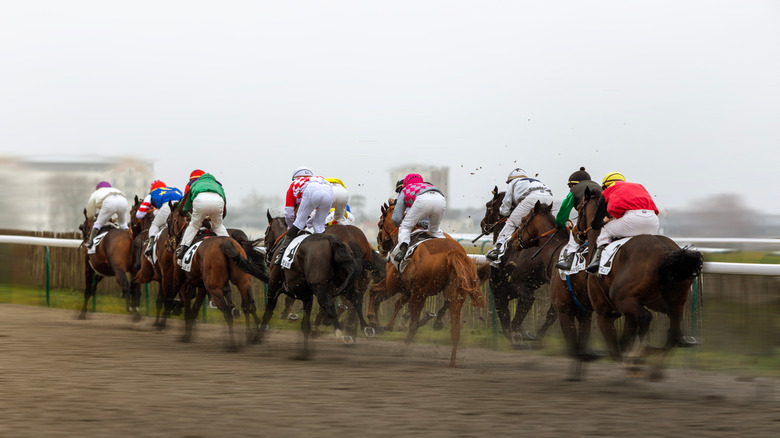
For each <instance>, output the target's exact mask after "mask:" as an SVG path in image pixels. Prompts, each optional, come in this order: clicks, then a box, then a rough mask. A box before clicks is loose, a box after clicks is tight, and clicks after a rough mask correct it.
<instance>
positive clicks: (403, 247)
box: [394, 242, 409, 263]
mask: <svg viewBox="0 0 780 438" xmlns="http://www.w3.org/2000/svg"><path fill="white" fill-rule="evenodd" d="M408 249H409V244H408V243H406V242H404V243H402V244H401V245H400V246H399V247H398V254H396V255H395V259H394V260H395V262H396V263H401V261H403V259H404V257H406V251H407V250H408Z"/></svg>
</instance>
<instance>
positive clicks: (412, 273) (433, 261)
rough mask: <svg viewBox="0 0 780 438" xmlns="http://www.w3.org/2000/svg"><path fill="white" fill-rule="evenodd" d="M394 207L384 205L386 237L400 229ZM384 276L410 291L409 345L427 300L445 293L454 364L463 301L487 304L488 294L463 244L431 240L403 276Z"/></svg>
mask: <svg viewBox="0 0 780 438" xmlns="http://www.w3.org/2000/svg"><path fill="white" fill-rule="evenodd" d="M393 210H395V202H393V200H390V202H389V203H388V204H385V205H383V206H382V215H381V217H380V220H379V231H380V233H383V234H384V235H386V236H392V235H397V232H398V227H396V226H395V224H393V221H392V216H393ZM385 279H386V281H387V282H388V283H391V282H395V281H397V282H398V283H399V284H398V285H396V286H395V287H396V290H398V289H401V290H404V291H408V293H409V314H410V320H409V333H408V335H407V337H406V341H405V342H406V344H407V345H409V344H410V343H411V342H412V339H413V338H414V335H415V333H416V332H417V329H418V328H419V320H420V312H422V309H423V307H424V306H425V301H426V299H427V298H428V297H430V296H435V295H436V294H438V293H439V292H443V293H444V298H445V300H446V301H447V302H448V303H449V307H450V308H449V311H450V325H451V326H450V339H451V341H452V354H451V355H450V364H449V365H450V367H455V365H456V356H457V351H458V343H459V341H460V313H461V309H462V307H463V302H464V301H465V300H466V298H468V299H469V300H470V301H471V305H472V306H476V307H485V296H484V295H482V291H481V290H480V288H479V277H478V274H477V267H476V265H475V264H474V262H473V261H472V260H471V259H470V258H469V256H468V254H466V250H464V249H463V246H461V244H460V243H458V242H457V241H455V240H454V239H452V238H446V237H445V238H434V239H428V240H426V241H424V242H422V243H421V244H420V245H418V246H417V248H416V249H415V251H414V252H413V253H412V256H411V259H410V263H409V265H408V266H407V267H406V268H405V269H404V271H403V272H401V273H400V275H398V276H391V275H390V273H389V272H388V275H387V277H385ZM388 286H392V285H390V284H388ZM372 292H373V290H372Z"/></svg>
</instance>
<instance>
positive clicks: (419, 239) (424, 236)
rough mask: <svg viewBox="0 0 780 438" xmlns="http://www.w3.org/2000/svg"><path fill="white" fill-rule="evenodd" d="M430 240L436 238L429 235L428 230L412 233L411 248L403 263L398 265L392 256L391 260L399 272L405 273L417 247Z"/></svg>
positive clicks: (410, 238)
mask: <svg viewBox="0 0 780 438" xmlns="http://www.w3.org/2000/svg"><path fill="white" fill-rule="evenodd" d="M430 239H435V237H433V236H431V235H430V234H428V231H427V230H422V229H419V230H414V231H412V234H411V235H410V236H409V248H408V249H407V250H406V256H405V257H404V259H403V260H401V263H398V264H396V262H395V259H394V254H392V255H391V256H390V257H391V258H390V260H392V261H393V264H394V265H396V268H398V272H403V271H404V269H406V267H407V266H409V261H410V260H411V259H412V254H414V250H415V249H416V248H417V246H418V245H420V244H421V243H423V242H425V241H426V240H430Z"/></svg>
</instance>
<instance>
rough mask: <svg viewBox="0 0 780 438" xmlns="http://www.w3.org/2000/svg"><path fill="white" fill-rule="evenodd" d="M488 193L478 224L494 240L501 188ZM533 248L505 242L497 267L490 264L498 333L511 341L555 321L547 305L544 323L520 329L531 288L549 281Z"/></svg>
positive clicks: (526, 337) (530, 337) (531, 297)
mask: <svg viewBox="0 0 780 438" xmlns="http://www.w3.org/2000/svg"><path fill="white" fill-rule="evenodd" d="M491 193H492V195H493V197H492V199H491V200H490V201H488V202H487V203H485V217H484V218H482V221H481V222H480V226H481V228H482V232H483V233H484V234H489V233H491V232H492V233H493V243H495V242H496V238H497V237H498V234H499V233H500V232H501V229H503V228H504V223H505V221H503V220H502V218H501V215H500V214H499V209H500V207H501V202H502V201H503V199H504V193H505V192H499V191H498V187H494V188H493V191H492V192H491ZM535 252H536V250H534V249H520V250H517V249H515V248H513V247H512V246H511V245H509V246H508V247H507V249H506V252H505V253H504V255H503V256H502V257H501V263H500V264H499V265H498V267H497V268H496V267H492V266H491V268H490V290H491V291H492V292H493V297H494V300H495V305H496V314H497V315H498V320H499V321H500V322H501V333H502V334H503V335H504V336H505V337H506V338H507V339H508V340H509V342H511V343H512V344H513V345H520V343H519V341H521V340H536V339H541V338H542V337H544V335H545V333H546V332H547V329H549V328H550V326H551V325H552V324H553V323H554V322H555V317H556V313H555V309H554V308H553V306H552V305H550V308H549V309H548V310H547V313H546V316H545V321H544V324H543V325H542V327H541V328H539V330H538V331H537V332H536V334H531V333H528V332H525V333H524V332H523V331H522V325H523V321H524V320H525V317H526V316H527V315H528V312H529V311H530V310H531V308H532V307H533V305H534V302H535V301H536V295H535V293H534V292H536V290H537V289H539V288H540V287H541V286H542V285H543V284H545V283H547V282H548V281H550V274H549V270H548V269H546V268H545V266H544V263H543V262H542V260H541V259H539V258H535V259H534V258H532V257H531V256H532V255H533V254H534V253H535ZM512 300H517V306H516V308H515V316H514V318H511V322H510V316H511V315H510V310H509V303H510V302H511V301H512Z"/></svg>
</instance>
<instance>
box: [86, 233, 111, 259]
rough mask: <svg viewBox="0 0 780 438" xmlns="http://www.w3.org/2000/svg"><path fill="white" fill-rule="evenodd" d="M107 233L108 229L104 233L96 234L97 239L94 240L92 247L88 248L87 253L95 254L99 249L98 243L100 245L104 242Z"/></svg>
mask: <svg viewBox="0 0 780 438" xmlns="http://www.w3.org/2000/svg"><path fill="white" fill-rule="evenodd" d="M106 234H108V231H103V232H102V233H99V234H98V235H97V236H95V240H93V241H92V248H88V249H87V254H94V253H95V251H97V247H98V245H100V242H102V241H103V238H104V237H106Z"/></svg>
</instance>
